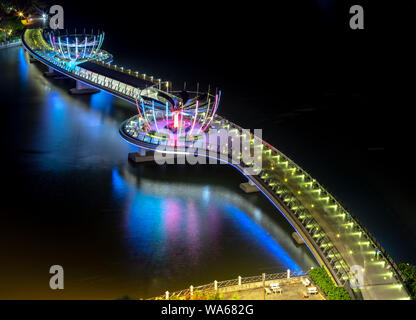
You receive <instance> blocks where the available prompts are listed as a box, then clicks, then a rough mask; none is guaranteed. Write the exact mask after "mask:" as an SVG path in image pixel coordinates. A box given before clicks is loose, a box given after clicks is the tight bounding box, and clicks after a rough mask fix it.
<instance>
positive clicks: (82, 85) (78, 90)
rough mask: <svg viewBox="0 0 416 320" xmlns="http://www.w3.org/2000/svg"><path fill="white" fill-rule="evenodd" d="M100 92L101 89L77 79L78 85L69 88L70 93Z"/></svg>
mask: <svg viewBox="0 0 416 320" xmlns="http://www.w3.org/2000/svg"><path fill="white" fill-rule="evenodd" d="M97 92H100V90H98V89H96V88H93V87H91V86H89V85H87V84H85V83H83V82H81V81H76V87H75V88H72V89H69V93H70V94H93V93H97Z"/></svg>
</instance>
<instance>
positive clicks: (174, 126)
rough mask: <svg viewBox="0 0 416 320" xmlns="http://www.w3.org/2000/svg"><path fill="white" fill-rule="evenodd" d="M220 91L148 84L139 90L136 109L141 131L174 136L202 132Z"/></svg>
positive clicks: (212, 116) (213, 110)
mask: <svg viewBox="0 0 416 320" xmlns="http://www.w3.org/2000/svg"><path fill="white" fill-rule="evenodd" d="M220 97H221V91H218V92H216V93H215V94H212V93H210V92H209V90H208V92H199V91H186V90H182V91H169V92H167V91H162V90H159V89H157V88H155V87H148V88H146V89H144V90H141V91H140V95H139V96H138V98H137V111H138V116H139V119H140V124H139V126H140V131H142V132H150V133H166V132H169V133H170V134H172V133H173V134H174V135H176V136H188V137H189V136H196V135H198V134H200V133H201V132H204V131H205V130H206V129H207V128H209V125H210V123H211V121H212V119H213V118H214V115H215V113H216V112H217V108H218V104H219V102H220Z"/></svg>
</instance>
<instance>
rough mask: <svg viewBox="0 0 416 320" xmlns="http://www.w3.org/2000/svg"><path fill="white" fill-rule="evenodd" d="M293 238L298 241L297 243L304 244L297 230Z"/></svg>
mask: <svg viewBox="0 0 416 320" xmlns="http://www.w3.org/2000/svg"><path fill="white" fill-rule="evenodd" d="M292 238H293V239H294V240H295V241H296V243H297V244H304V242H303V240H302V238H301V237H299V235H298V233H297V232H293V233H292Z"/></svg>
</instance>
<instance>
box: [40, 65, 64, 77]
mask: <svg viewBox="0 0 416 320" xmlns="http://www.w3.org/2000/svg"><path fill="white" fill-rule="evenodd" d="M43 75H44V76H45V77H46V78H56V77H63V76H62V74H61V73H59V72H56V71H55V70H54V69H53V68H51V67H48V71H47V72H44V73H43ZM64 78H66V77H64Z"/></svg>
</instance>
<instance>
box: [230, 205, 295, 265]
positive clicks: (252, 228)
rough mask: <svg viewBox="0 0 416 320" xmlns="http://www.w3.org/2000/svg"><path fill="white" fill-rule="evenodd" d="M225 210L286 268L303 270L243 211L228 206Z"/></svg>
mask: <svg viewBox="0 0 416 320" xmlns="http://www.w3.org/2000/svg"><path fill="white" fill-rule="evenodd" d="M224 209H225V210H226V211H228V212H229V213H231V214H232V215H233V217H234V218H235V219H236V220H237V222H238V224H240V225H241V230H242V231H244V232H246V233H247V234H249V235H250V237H251V238H252V239H253V240H255V241H256V242H258V243H259V245H261V246H262V247H264V248H265V249H266V250H267V251H268V252H270V253H271V254H272V255H273V256H274V257H275V258H276V260H277V261H279V262H283V263H284V264H285V266H286V267H287V268H288V269H290V270H293V271H300V270H301V268H300V267H299V266H298V265H297V264H296V262H295V261H294V260H293V259H292V258H291V257H290V256H289V255H288V254H287V253H286V251H284V250H283V248H282V247H281V246H280V245H279V244H278V243H277V242H276V240H275V239H273V238H272V237H271V236H270V235H269V234H268V233H267V232H265V231H264V230H263V229H262V228H261V227H260V226H259V225H257V224H256V223H255V222H254V221H253V220H251V219H250V217H248V216H247V215H246V214H245V213H244V212H243V211H241V210H239V209H238V208H236V207H235V206H233V205H230V204H226V205H224Z"/></svg>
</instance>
